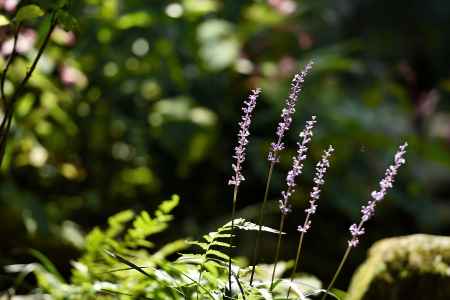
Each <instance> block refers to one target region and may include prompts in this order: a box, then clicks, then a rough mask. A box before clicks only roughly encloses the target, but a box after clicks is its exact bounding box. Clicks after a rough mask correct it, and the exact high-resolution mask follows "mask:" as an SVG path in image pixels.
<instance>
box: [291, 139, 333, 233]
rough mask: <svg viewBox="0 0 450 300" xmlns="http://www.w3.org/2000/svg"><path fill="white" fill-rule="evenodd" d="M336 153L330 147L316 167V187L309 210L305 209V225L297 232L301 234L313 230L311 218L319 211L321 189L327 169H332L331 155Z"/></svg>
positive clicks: (312, 192) (311, 195) (311, 194)
mask: <svg viewBox="0 0 450 300" xmlns="http://www.w3.org/2000/svg"><path fill="white" fill-rule="evenodd" d="M333 152H334V148H333V146H331V145H330V146H329V147H328V149H327V150H325V151H324V152H323V155H322V159H321V160H320V161H319V162H318V163H317V165H316V173H315V175H314V184H315V185H314V187H313V190H312V191H311V193H310V194H309V197H310V200H309V205H310V206H309V208H307V209H305V212H306V214H307V216H306V219H305V223H304V224H303V226H298V228H297V230H298V231H299V232H303V233H306V232H307V231H308V230H309V229H310V228H311V221H310V220H309V217H310V216H311V215H314V214H315V213H316V210H317V203H316V202H317V201H318V200H319V198H320V192H321V189H320V187H321V186H322V185H323V184H324V183H325V180H324V178H325V173H326V172H327V169H328V168H329V167H330V160H329V159H330V157H331V154H332V153H333Z"/></svg>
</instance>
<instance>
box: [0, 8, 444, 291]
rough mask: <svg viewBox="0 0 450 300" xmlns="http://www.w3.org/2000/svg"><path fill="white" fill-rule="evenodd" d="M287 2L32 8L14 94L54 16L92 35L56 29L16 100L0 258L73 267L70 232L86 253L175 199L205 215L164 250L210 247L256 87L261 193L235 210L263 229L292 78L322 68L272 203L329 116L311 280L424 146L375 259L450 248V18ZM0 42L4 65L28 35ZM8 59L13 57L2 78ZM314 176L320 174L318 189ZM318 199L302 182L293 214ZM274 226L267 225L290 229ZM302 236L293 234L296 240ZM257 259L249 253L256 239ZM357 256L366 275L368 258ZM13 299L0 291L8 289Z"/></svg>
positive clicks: (250, 164) (0, 210)
mask: <svg viewBox="0 0 450 300" xmlns="http://www.w3.org/2000/svg"><path fill="white" fill-rule="evenodd" d="M0 2H2V3H3V2H5V1H0ZM282 2H290V1H254V0H242V1H227V2H224V1H219V0H202V1H199V0H181V1H163V0H152V1H142V0H127V1H119V0H107V1H106V0H105V1H100V0H79V1H68V0H32V1H20V3H21V5H23V6H25V5H28V4H33V5H38V6H40V7H41V10H42V11H44V13H46V14H47V15H46V16H43V17H38V18H35V19H27V20H25V21H24V26H23V30H24V32H23V33H26V34H25V35H24V37H27V38H30V37H31V38H32V37H33V36H34V37H35V39H31V40H29V39H25V40H24V41H27V42H28V43H24V45H25V46H27V45H28V47H26V48H24V49H23V51H24V52H22V53H20V55H18V56H17V58H16V59H15V60H14V61H13V62H12V64H11V66H10V71H9V72H8V76H7V78H6V81H5V92H6V94H7V95H10V96H11V95H12V94H13V93H14V92H15V90H16V89H17V87H18V86H19V84H20V80H21V79H22V78H23V74H25V72H26V70H27V68H28V67H29V66H30V65H31V63H32V59H33V58H34V57H35V54H36V53H37V51H38V49H39V47H40V45H41V44H42V39H43V37H44V35H45V32H46V30H47V29H48V25H49V18H48V17H49V14H52V13H55V12H56V15H57V16H59V18H58V22H59V23H61V24H62V25H64V29H66V30H68V29H72V28H73V27H75V26H74V24H72V23H73V22H72V21H73V19H72V17H70V16H73V17H74V18H75V19H76V20H77V21H78V23H79V26H76V27H78V32H73V31H64V30H62V26H61V25H60V26H58V27H57V28H56V30H55V32H54V34H53V35H52V37H51V40H50V42H49V44H48V46H47V48H46V51H44V54H43V56H42V59H41V61H40V62H39V64H38V65H37V68H36V70H35V71H34V72H33V75H32V77H31V78H30V81H29V82H28V84H27V86H26V87H25V88H24V89H23V91H22V92H21V93H20V95H19V96H18V100H17V103H16V111H15V114H14V115H13V119H12V124H11V131H10V133H11V134H10V136H9V141H8V147H7V148H6V149H5V159H4V161H3V165H2V167H1V174H0V177H1V178H0V196H1V197H0V218H1V219H2V220H4V226H1V228H0V234H1V235H2V236H14V239H7V240H6V241H5V242H4V243H3V245H2V247H0V265H6V264H12V263H16V262H21V261H24V260H26V259H28V258H27V257H24V255H22V254H21V253H26V251H25V252H23V251H22V252H20V251H16V249H27V248H39V249H40V250H41V251H42V252H43V253H46V254H47V255H48V256H49V257H50V259H51V260H52V261H54V262H55V264H56V265H67V264H66V262H67V261H68V260H70V259H73V258H74V257H75V255H76V250H74V249H73V246H72V244H73V243H72V242H71V241H70V240H71V239H70V236H69V238H67V237H65V236H64V232H65V227H64V226H65V224H67V223H68V222H71V224H76V225H77V226H73V228H75V230H78V231H80V232H79V233H78V235H79V236H81V232H83V231H88V230H90V229H91V228H92V227H93V226H96V225H100V224H101V223H102V222H103V220H105V219H106V218H107V217H108V216H110V215H112V214H113V213H114V212H116V211H119V210H124V209H127V208H130V207H132V208H133V209H136V210H142V209H145V208H147V207H148V206H152V207H153V206H155V205H156V204H157V203H155V202H153V201H154V200H150V201H148V200H147V199H161V198H164V197H165V196H166V195H168V194H169V193H172V192H173V191H176V192H177V193H178V194H180V195H182V196H183V198H185V200H186V203H188V204H186V207H187V206H194V203H195V210H190V209H183V210H180V211H178V213H177V217H176V219H175V220H174V222H175V228H177V229H179V230H169V231H166V234H167V235H170V236H172V237H173V236H174V235H175V234H174V232H177V234H182V235H189V236H191V235H195V236H199V235H200V234H202V233H203V230H204V228H208V229H207V230H211V228H214V227H215V226H216V225H217V224H218V223H222V222H223V220H224V219H226V217H227V214H228V212H229V210H228V209H226V208H227V207H228V204H229V203H230V202H229V200H230V199H229V189H228V188H227V187H225V186H224V184H223V183H224V182H225V181H226V177H227V174H228V175H229V172H230V166H231V159H232V158H231V155H230V153H232V149H231V147H232V145H233V143H234V142H235V131H236V128H237V124H236V120H237V118H238V114H239V107H240V105H241V102H242V100H243V98H244V97H245V95H246V93H247V91H248V90H249V89H250V88H253V87H256V86H259V87H261V88H262V89H263V91H264V93H263V97H262V98H261V105H260V106H259V108H257V114H258V115H259V116H262V117H261V118H259V119H258V121H257V122H255V123H254V130H252V135H253V133H254V134H255V135H254V139H253V141H252V143H251V145H250V147H249V151H250V153H251V155H249V158H248V160H247V161H246V168H247V169H246V170H247V171H248V174H249V176H250V177H251V178H252V180H249V181H247V182H246V185H245V188H244V189H242V191H241V192H240V193H241V197H240V200H239V201H240V202H239V203H240V205H242V206H240V207H238V209H241V208H242V209H243V211H241V212H239V213H241V214H240V215H242V216H245V217H246V218H249V219H254V216H255V215H257V213H258V212H257V211H256V209H255V208H254V207H255V203H257V202H259V201H260V200H261V186H262V185H263V184H264V182H263V180H264V178H265V175H266V170H267V163H266V161H265V159H264V157H265V156H266V155H267V149H268V145H270V143H271V142H272V139H273V136H274V131H275V124H276V122H277V121H278V118H279V108H280V106H281V105H282V103H283V100H284V99H285V97H286V96H287V95H286V91H287V89H288V85H289V81H290V79H291V78H292V75H293V73H294V72H295V71H297V70H298V68H299V67H300V66H301V65H303V64H304V62H305V61H306V60H308V59H309V58H314V59H315V60H316V64H315V68H314V71H313V73H312V74H311V75H312V76H311V77H310V78H308V84H307V86H305V89H304V91H303V92H302V98H301V101H300V102H299V106H298V110H297V115H296V120H299V121H298V122H294V124H293V125H294V128H293V129H292V134H291V135H290V136H289V137H287V139H286V147H287V149H286V150H287V152H286V153H285V156H284V157H282V159H281V163H280V165H279V166H280V167H279V168H278V170H276V171H275V173H274V184H273V189H271V191H270V195H269V201H270V203H269V204H270V205H269V207H275V206H276V205H274V203H275V202H276V201H277V199H278V197H279V191H280V189H281V186H280V184H281V183H282V182H283V181H282V180H281V176H283V175H282V174H284V172H285V171H286V170H287V169H288V168H289V165H288V164H289V163H290V160H289V158H290V156H291V155H292V151H295V150H294V146H295V142H296V138H297V136H296V132H298V129H299V127H300V126H301V124H302V123H303V122H302V120H305V119H306V118H308V117H309V115H311V114H313V113H314V114H317V116H318V117H319V121H320V124H321V126H320V128H318V132H317V135H316V141H317V143H316V144H315V146H314V147H313V148H312V149H311V157H312V158H313V159H317V158H318V157H319V156H320V152H319V151H320V149H321V148H322V146H323V145H325V143H333V144H334V145H335V146H336V148H337V149H340V151H339V153H338V154H337V155H336V157H335V166H336V167H335V169H334V170H335V171H333V170H332V171H331V172H335V173H334V174H330V181H329V182H328V184H329V185H328V189H327V191H325V193H324V195H323V197H324V198H326V199H327V201H326V202H327V204H329V205H324V206H323V207H322V213H320V214H318V215H317V217H318V218H319V219H320V218H322V220H318V222H317V224H321V225H319V226H318V227H317V228H316V230H317V231H316V234H317V236H316V238H314V239H313V240H311V249H314V253H308V252H307V253H305V255H306V256H307V259H305V266H304V268H305V270H308V271H310V272H312V273H314V274H317V275H318V276H320V277H321V278H327V277H326V276H328V275H329V274H328V267H327V266H329V265H330V264H332V263H334V258H335V257H337V256H338V255H339V254H340V253H341V250H342V249H338V247H333V245H332V244H331V243H330V242H329V237H330V236H341V235H342V230H345V229H347V228H346V226H347V225H346V224H348V221H349V220H350V219H354V218H356V216H357V214H358V213H359V207H360V205H361V199H363V198H364V197H365V196H366V195H367V191H368V189H369V188H370V187H372V188H373V187H374V186H373V184H374V178H378V177H379V175H380V174H381V173H382V172H383V171H384V170H383V168H384V165H381V162H385V161H386V160H387V159H388V158H387V157H384V155H385V153H387V152H389V151H387V149H388V147H390V145H393V144H395V143H396V142H397V141H398V140H408V141H410V144H411V146H412V147H411V149H414V150H412V151H411V154H410V155H411V161H414V164H412V165H411V167H410V168H408V170H407V171H406V172H405V173H402V174H401V177H399V179H398V182H397V187H398V188H397V189H396V192H395V193H394V194H392V196H391V199H390V201H389V204H387V206H385V208H384V209H383V210H381V211H380V220H383V226H373V227H374V228H373V229H374V230H371V231H370V233H369V235H368V236H367V242H368V241H370V240H374V239H375V238H376V237H379V236H386V235H388V234H391V233H395V232H406V231H408V232H420V231H424V232H431V231H432V232H435V233H447V232H449V226H450V221H449V220H450V219H449V218H448V216H449V214H450V205H449V202H448V194H449V188H448V187H449V186H450V185H449V178H450V177H449V176H448V174H449V170H450V156H449V155H448V153H449V144H448V129H447V128H448V126H447V124H448V123H449V119H450V117H449V114H448V112H449V109H450V106H449V103H450V101H448V100H449V97H450V78H449V74H448V46H447V45H449V44H450V40H449V39H450V32H449V30H450V26H447V25H448V24H447V23H448V22H447V20H448V15H449V13H448V12H449V9H450V2H449V1H409V0H399V1H387V0H367V1H358V0H346V1H331V0H321V1H317V0H304V1H291V2H295V3H296V9H295V10H294V11H293V12H292V13H289V12H286V11H283V10H282V9H281V3H282ZM343 2H345V3H343ZM274 3H280V5H279V6H277V5H275V4H274ZM386 8H389V9H386ZM18 9H20V6H19V7H18V8H17V9H16V11H11V10H8V11H7V10H6V9H5V8H4V6H2V7H1V8H0V10H1V11H0V15H2V16H4V17H5V18H6V19H7V20H10V21H12V20H13V19H14V15H15V14H16V13H17V10H18ZM405 9H407V12H408V13H405ZM59 10H60V11H59ZM61 11H63V12H64V13H62V12H61ZM66 13H67V14H70V16H67V14H66ZM0 18H1V17H0ZM5 18H1V19H2V20H3V21H2V22H3V23H4V24H5V22H7V21H5ZM436 28H438V29H439V30H436ZM0 31H1V33H0V36H1V37H0V40H1V42H0V43H1V44H2V45H1V49H2V51H3V49H8V47H7V45H6V44H9V45H10V41H11V38H12V37H13V34H14V30H13V27H12V24H11V23H9V24H8V25H4V26H1V28H0ZM29 33H31V34H30V35H28V34H29ZM5 51H6V50H5ZM7 58H8V55H6V54H3V53H2V54H1V55H0V68H1V69H3V68H4V67H5V64H6V61H7ZM1 107H2V108H3V106H1ZM2 112H4V111H3V109H2ZM0 115H2V113H0ZM324 132H326V135H325V134H324ZM325 136H326V138H325ZM389 149H391V148H389ZM310 169H311V166H310V165H305V173H308V174H310V172H309V170H310ZM362 170H364V171H362ZM309 184H310V183H309V181H307V179H301V181H300V182H299V185H301V186H303V187H304V189H301V190H300V191H299V194H298V196H296V197H294V199H293V208H294V211H297V210H298V209H300V208H303V207H304V206H305V205H304V204H305V201H306V200H305V199H306V191H308V190H309ZM369 190H370V189H369ZM394 207H395V208H396V210H395V213H394V210H393V208H394ZM274 210H275V208H273V209H272V210H271V211H268V215H267V222H268V223H271V224H272V223H274V222H277V221H276V220H275V218H274V217H273V216H275V215H276V214H274V213H272V212H274ZM152 218H153V216H152ZM324 220H326V222H323V221H324ZM296 221H297V220H296V219H295V218H292V219H290V220H288V222H290V224H289V226H288V228H295V226H296V225H298V224H296ZM321 221H322V222H321ZM130 222H131V221H130ZM186 224H187V226H184V225H186ZM387 230H388V231H387ZM167 238H168V239H170V237H167ZM152 242H153V243H154V241H152ZM242 242H243V243H244V244H243V248H245V249H248V248H249V247H250V246H251V245H250V243H251V240H250V239H248V240H247V239H245V240H243V241H242ZM286 246H287V247H292V248H291V249H287V248H286V253H293V252H294V251H295V249H293V247H295V246H292V245H286ZM267 249H268V250H267V251H266V250H263V253H261V254H262V255H263V256H264V257H269V255H270V252H269V251H271V250H272V248H271V247H267ZM355 254H356V255H357V256H359V261H360V260H361V259H362V257H361V256H362V255H363V253H362V251H361V252H359V253H355ZM318 257H320V259H318ZM355 261H358V259H356V260H355ZM354 267H355V265H349V270H351V269H352V268H354ZM61 271H64V273H67V272H68V270H67V269H66V270H61ZM349 275H350V274H345V276H346V277H347V279H349V278H348V277H349ZM343 282H345V279H343ZM12 283H13V282H12V280H11V279H8V278H5V277H1V278H0V285H1V286H2V289H6V288H7V287H8V286H9V285H10V284H12Z"/></svg>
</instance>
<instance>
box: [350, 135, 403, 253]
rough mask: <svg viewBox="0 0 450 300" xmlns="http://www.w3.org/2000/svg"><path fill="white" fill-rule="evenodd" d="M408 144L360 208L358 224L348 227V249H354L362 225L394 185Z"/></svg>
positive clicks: (398, 152) (400, 151)
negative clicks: (378, 188) (365, 203)
mask: <svg viewBox="0 0 450 300" xmlns="http://www.w3.org/2000/svg"><path fill="white" fill-rule="evenodd" d="M407 146H408V143H404V144H403V145H401V146H400V147H399V149H398V151H397V153H396V154H395V156H394V164H393V165H391V166H389V168H387V170H386V173H385V174H384V178H383V179H382V180H381V181H380V190H379V191H373V192H372V193H371V197H372V199H373V200H369V201H368V202H367V205H365V206H363V207H362V208H361V214H362V216H361V222H360V223H359V225H358V224H356V223H355V224H352V226H350V229H349V230H350V234H351V235H352V238H351V240H349V241H348V246H349V247H356V246H357V245H358V243H359V237H360V236H362V235H363V234H364V232H365V229H364V227H363V225H364V223H365V222H367V221H368V220H369V219H370V218H371V217H372V216H373V215H374V213H375V208H376V205H377V203H378V202H380V201H381V200H383V199H384V197H385V196H386V193H387V191H388V189H390V188H392V186H393V184H394V179H395V175H397V173H398V169H399V168H400V167H401V166H402V165H403V164H405V163H406V160H405V159H404V158H403V155H405V153H406V147H407Z"/></svg>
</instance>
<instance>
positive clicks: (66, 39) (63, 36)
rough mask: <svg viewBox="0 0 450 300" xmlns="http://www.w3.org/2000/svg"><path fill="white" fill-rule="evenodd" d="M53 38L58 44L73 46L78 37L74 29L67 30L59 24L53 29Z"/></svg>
mask: <svg viewBox="0 0 450 300" xmlns="http://www.w3.org/2000/svg"><path fill="white" fill-rule="evenodd" d="M52 40H53V41H54V42H56V43H58V44H61V45H63V46H68V47H72V46H74V45H75V43H76V37H75V34H74V33H73V32H72V31H65V30H63V29H61V27H58V26H57V27H56V28H55V30H53V33H52Z"/></svg>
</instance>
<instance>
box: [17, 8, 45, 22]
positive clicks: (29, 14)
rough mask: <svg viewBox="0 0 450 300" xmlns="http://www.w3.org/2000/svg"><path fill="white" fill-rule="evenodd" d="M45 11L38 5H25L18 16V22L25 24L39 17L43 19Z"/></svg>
mask: <svg viewBox="0 0 450 300" xmlns="http://www.w3.org/2000/svg"><path fill="white" fill-rule="evenodd" d="M43 15H44V11H43V10H42V9H41V8H40V7H39V6H37V5H36V4H30V5H25V6H24V7H22V8H20V9H19V11H18V12H17V14H16V18H15V19H16V22H23V21H25V20H31V19H35V18H38V17H42V16H43Z"/></svg>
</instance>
